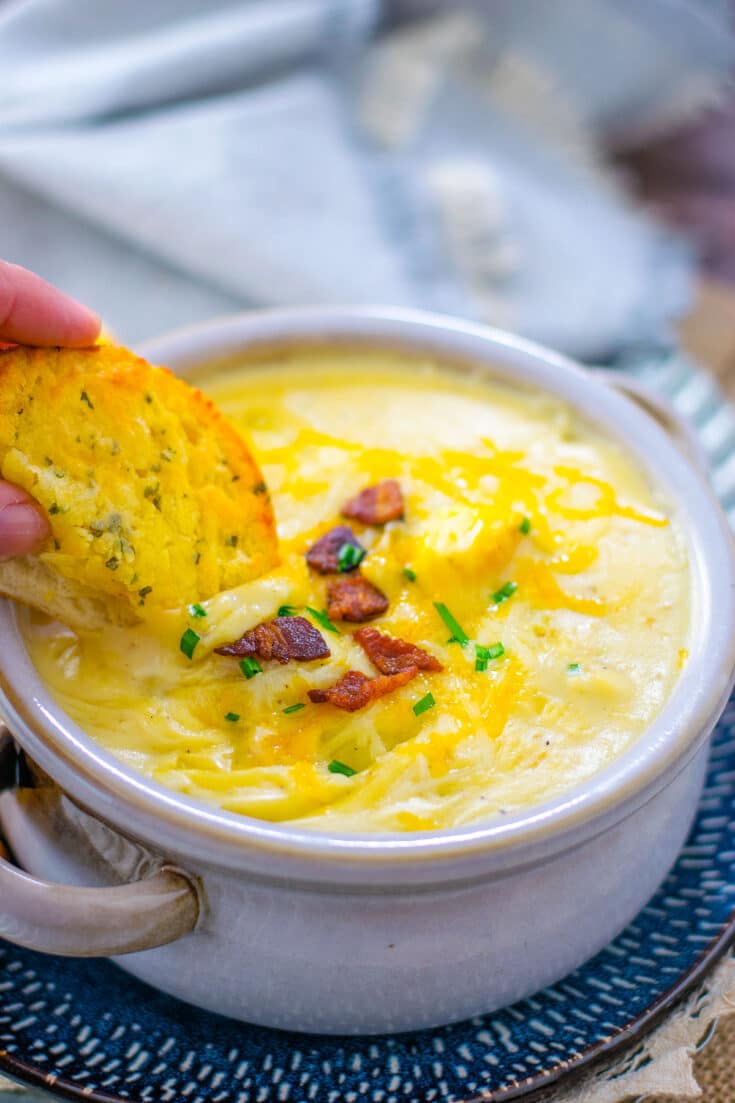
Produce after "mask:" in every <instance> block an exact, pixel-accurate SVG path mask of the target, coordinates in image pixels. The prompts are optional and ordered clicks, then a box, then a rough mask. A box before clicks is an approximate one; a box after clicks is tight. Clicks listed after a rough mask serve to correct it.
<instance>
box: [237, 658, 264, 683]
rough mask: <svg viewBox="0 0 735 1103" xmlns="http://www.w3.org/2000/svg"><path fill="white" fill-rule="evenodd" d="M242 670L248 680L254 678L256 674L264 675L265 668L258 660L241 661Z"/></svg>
mask: <svg viewBox="0 0 735 1103" xmlns="http://www.w3.org/2000/svg"><path fill="white" fill-rule="evenodd" d="M240 670H241V671H242V672H243V674H244V675H245V677H246V678H248V679H249V678H254V677H255V675H256V674H262V673H263V667H262V666H261V665H260V663H259V662H258V660H257V659H250V658H248V659H241V660H240Z"/></svg>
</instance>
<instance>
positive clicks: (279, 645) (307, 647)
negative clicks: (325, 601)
mask: <svg viewBox="0 0 735 1103" xmlns="http://www.w3.org/2000/svg"><path fill="white" fill-rule="evenodd" d="M215 651H216V652H217V654H218V655H234V656H235V658H237V659H243V658H245V657H246V656H248V655H258V656H259V657H260V658H261V659H276V660H277V661H278V662H279V663H287V662H289V661H290V660H291V659H300V660H302V661H305V662H308V661H309V660H311V659H326V658H328V657H329V655H331V651H330V650H329V648H328V647H327V645H326V643H325V642H324V639H323V637H322V636H321V635H320V633H319V632H317V630H316V628H315V627H314V625H313V624H311V622H310V621H308V620H307V619H306V617H276V618H275V619H274V620H271V621H264V622H263V623H262V624H258V625H256V627H255V628H253V629H251V631H249V632H245V634H244V635H242V636H240V639H239V640H234V641H233V643H226V644H223V646H222V647H215Z"/></svg>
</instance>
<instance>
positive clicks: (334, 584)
mask: <svg viewBox="0 0 735 1103" xmlns="http://www.w3.org/2000/svg"><path fill="white" fill-rule="evenodd" d="M387 608H388V598H387V597H386V596H385V594H384V593H383V591H382V590H379V589H378V587H377V586H373V584H372V582H368V580H367V579H366V578H364V577H363V576H362V575H361V574H353V575H347V576H346V575H342V576H341V577H340V578H330V580H329V582H328V583H327V613H328V615H329V618H330V620H349V621H352V622H353V623H354V624H362V623H363V621H366V620H372V619H373V617H379V616H380V614H381V613H384V612H385V611H386V609H387Z"/></svg>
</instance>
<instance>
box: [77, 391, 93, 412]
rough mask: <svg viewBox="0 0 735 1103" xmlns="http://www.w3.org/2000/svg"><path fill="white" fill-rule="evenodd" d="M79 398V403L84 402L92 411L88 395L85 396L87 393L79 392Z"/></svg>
mask: <svg viewBox="0 0 735 1103" xmlns="http://www.w3.org/2000/svg"><path fill="white" fill-rule="evenodd" d="M79 397H80V399H81V401H82V402H86V403H87V405H88V406H89V408H90V410H93V409H94V406H93V405H92V402H91V401H90V397H89V395H88V394H87V392H86V391H81V392H80V394H79Z"/></svg>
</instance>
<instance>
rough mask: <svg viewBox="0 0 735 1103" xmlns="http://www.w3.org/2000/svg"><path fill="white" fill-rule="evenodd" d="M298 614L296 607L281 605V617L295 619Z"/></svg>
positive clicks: (279, 608)
mask: <svg viewBox="0 0 735 1103" xmlns="http://www.w3.org/2000/svg"><path fill="white" fill-rule="evenodd" d="M297 613H298V609H297V608H296V606H295V605H279V606H278V615H279V617H295V616H296V614H297Z"/></svg>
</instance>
